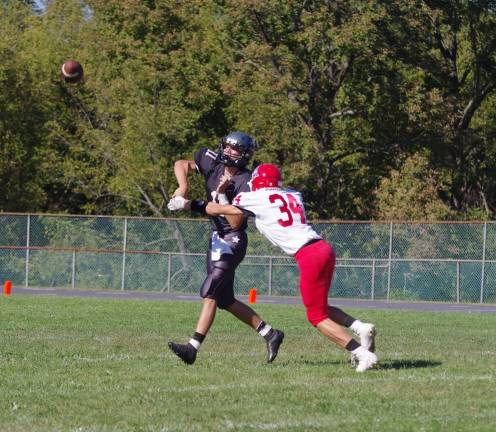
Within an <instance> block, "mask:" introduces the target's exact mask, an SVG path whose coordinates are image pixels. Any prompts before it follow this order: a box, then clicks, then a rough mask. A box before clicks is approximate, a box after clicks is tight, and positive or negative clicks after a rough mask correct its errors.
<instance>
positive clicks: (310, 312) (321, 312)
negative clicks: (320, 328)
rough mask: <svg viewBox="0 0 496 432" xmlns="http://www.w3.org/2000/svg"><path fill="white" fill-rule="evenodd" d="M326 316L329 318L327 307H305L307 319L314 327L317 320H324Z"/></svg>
mask: <svg viewBox="0 0 496 432" xmlns="http://www.w3.org/2000/svg"><path fill="white" fill-rule="evenodd" d="M327 318H329V314H328V312H327V308H322V307H318V308H315V307H313V308H312V307H310V308H307V320H308V322H309V323H310V324H312V325H313V326H314V327H317V324H318V323H319V322H321V321H324V320H325V319H327Z"/></svg>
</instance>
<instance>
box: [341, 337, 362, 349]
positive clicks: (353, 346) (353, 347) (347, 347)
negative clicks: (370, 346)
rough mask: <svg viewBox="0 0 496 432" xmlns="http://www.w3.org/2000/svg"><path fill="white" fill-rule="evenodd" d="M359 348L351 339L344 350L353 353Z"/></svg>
mask: <svg viewBox="0 0 496 432" xmlns="http://www.w3.org/2000/svg"><path fill="white" fill-rule="evenodd" d="M360 347H361V345H360V344H359V343H358V342H357V341H356V340H355V339H351V340H350V341H349V342H348V343H347V344H346V346H345V348H346V349H347V350H348V351H350V352H353V351H355V350H356V349H357V348H360Z"/></svg>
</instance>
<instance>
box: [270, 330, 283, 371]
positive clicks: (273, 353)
mask: <svg viewBox="0 0 496 432" xmlns="http://www.w3.org/2000/svg"><path fill="white" fill-rule="evenodd" d="M283 340H284V333H283V332H282V331H281V330H276V329H274V331H273V333H272V335H271V336H270V338H269V339H267V363H272V362H273V361H274V360H275V358H276V357H277V353H278V352H279V347H280V346H281V344H282V341H283Z"/></svg>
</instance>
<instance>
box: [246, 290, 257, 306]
mask: <svg viewBox="0 0 496 432" xmlns="http://www.w3.org/2000/svg"><path fill="white" fill-rule="evenodd" d="M256 301H257V290H256V289H255V288H252V289H251V290H250V292H249V293H248V303H255V302H256Z"/></svg>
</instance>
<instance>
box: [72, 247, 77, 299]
mask: <svg viewBox="0 0 496 432" xmlns="http://www.w3.org/2000/svg"><path fill="white" fill-rule="evenodd" d="M71 287H72V289H74V288H76V249H73V250H72V278H71Z"/></svg>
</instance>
